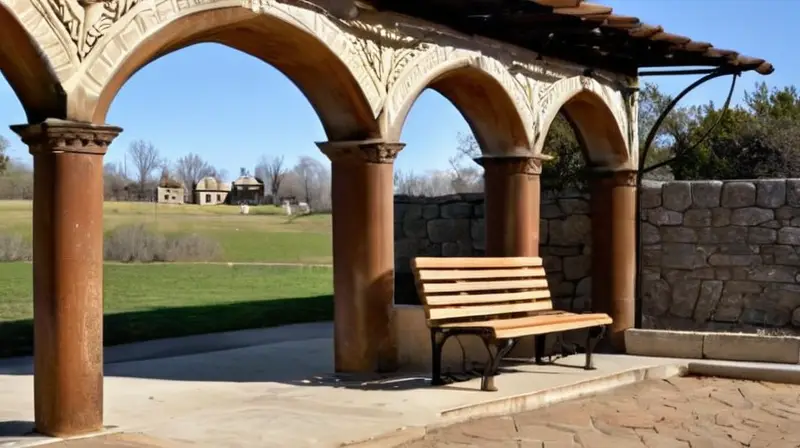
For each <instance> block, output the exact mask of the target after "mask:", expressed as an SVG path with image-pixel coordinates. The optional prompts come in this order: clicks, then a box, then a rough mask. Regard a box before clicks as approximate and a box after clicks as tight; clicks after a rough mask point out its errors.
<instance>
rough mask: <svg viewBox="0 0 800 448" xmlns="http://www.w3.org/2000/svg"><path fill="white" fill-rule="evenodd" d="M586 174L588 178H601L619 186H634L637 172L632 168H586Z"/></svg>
mask: <svg viewBox="0 0 800 448" xmlns="http://www.w3.org/2000/svg"><path fill="white" fill-rule="evenodd" d="M587 174H588V176H589V178H590V179H602V180H606V181H608V182H610V183H612V184H613V185H615V186H619V187H635V186H636V179H637V177H638V175H639V172H638V171H637V170H634V169H621V170H607V169H597V168H595V169H591V168H590V169H588V170H587Z"/></svg>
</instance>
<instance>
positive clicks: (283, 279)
mask: <svg viewBox="0 0 800 448" xmlns="http://www.w3.org/2000/svg"><path fill="white" fill-rule="evenodd" d="M104 276H105V278H104V284H105V287H104V298H105V319H104V332H105V335H104V336H105V344H106V345H115V344H124V343H128V342H136V341H144V340H150V339H159V338H167V337H178V336H187V335H192V334H203V333H214V332H220V331H232V330H241V329H248V328H261V327H270V326H278V325H286V324H291V323H300V322H315V321H324V320H330V319H332V318H333V301H332V296H331V294H332V291H333V271H332V270H331V269H330V268H322V267H321V268H314V267H274V266H242V265H236V266H227V265H174V264H130V265H120V264H107V265H106V266H105V269H104ZM0 279H2V282H0V357H3V356H15V355H26V354H30V353H31V350H32V336H33V326H32V318H33V298H32V267H31V265H30V264H27V263H0Z"/></svg>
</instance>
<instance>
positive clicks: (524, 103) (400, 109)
mask: <svg viewBox="0 0 800 448" xmlns="http://www.w3.org/2000/svg"><path fill="white" fill-rule="evenodd" d="M465 65H468V66H472V67H476V68H479V69H481V70H483V71H484V72H486V73H487V74H489V75H490V76H492V77H493V78H494V79H495V80H497V82H498V83H499V84H500V85H501V86H503V88H504V89H505V90H506V92H507V93H508V95H509V97H510V98H511V100H512V102H513V103H514V106H515V108H516V109H517V112H518V113H519V115H520V117H521V118H522V122H523V125H524V126H525V129H526V130H529V129H531V127H532V125H533V110H532V106H531V101H530V96H529V92H527V91H526V90H525V86H524V85H522V84H521V83H520V82H519V80H517V79H515V76H514V75H512V74H511V73H510V72H509V71H508V69H507V68H506V66H505V65H504V64H503V63H502V62H500V61H498V60H497V59H494V58H491V57H488V56H485V55H482V54H481V53H479V52H476V51H471V50H465V49H459V48H453V47H445V46H438V45H431V46H429V48H428V50H427V51H425V52H424V53H422V54H421V55H420V56H419V57H417V58H416V59H415V60H414V63H413V64H409V65H408V66H407V67H405V69H404V70H403V71H402V72H401V73H399V74H398V76H397V80H396V82H395V83H394V84H393V85H392V86H391V89H390V90H389V92H388V97H387V99H386V106H385V112H386V117H387V121H388V123H389V124H390V127H396V126H399V123H398V120H402V119H403V118H404V117H402V116H401V115H402V114H404V111H405V110H406V107H407V106H408V105H409V104H410V102H413V101H414V99H416V97H417V95H419V93H420V92H421V91H422V90H424V89H425V88H426V87H427V86H428V84H429V83H430V81H431V80H432V79H434V78H435V77H436V76H438V75H441V74H442V73H445V72H447V71H448V70H450V69H454V68H457V67H459V66H465Z"/></svg>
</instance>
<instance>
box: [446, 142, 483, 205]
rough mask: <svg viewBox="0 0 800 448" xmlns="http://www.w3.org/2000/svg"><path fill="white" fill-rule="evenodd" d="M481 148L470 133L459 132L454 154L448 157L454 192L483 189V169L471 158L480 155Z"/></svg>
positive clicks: (471, 191) (472, 191)
mask: <svg viewBox="0 0 800 448" xmlns="http://www.w3.org/2000/svg"><path fill="white" fill-rule="evenodd" d="M480 155H481V148H480V145H478V141H477V140H475V137H474V136H473V135H472V134H465V133H459V134H458V146H456V155H455V156H453V157H451V158H450V159H449V162H450V169H451V170H452V174H453V179H452V183H453V190H455V192H456V193H475V192H481V191H483V169H482V168H481V167H480V166H479V165H478V164H476V163H475V162H474V161H473V159H475V158H477V157H480Z"/></svg>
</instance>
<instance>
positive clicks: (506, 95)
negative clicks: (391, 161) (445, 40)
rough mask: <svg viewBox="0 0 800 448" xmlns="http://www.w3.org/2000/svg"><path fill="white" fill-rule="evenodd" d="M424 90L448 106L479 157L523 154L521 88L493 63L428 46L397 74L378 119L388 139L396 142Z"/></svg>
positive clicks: (526, 134) (525, 101) (527, 138)
mask: <svg viewBox="0 0 800 448" xmlns="http://www.w3.org/2000/svg"><path fill="white" fill-rule="evenodd" d="M426 88H431V89H433V90H436V91H437V92H439V93H441V94H442V95H443V96H444V97H446V98H447V99H449V100H450V101H451V102H452V103H453V105H454V106H455V107H456V108H457V109H458V110H459V111H460V112H461V114H462V115H463V116H464V118H465V119H466V120H467V123H469V125H470V128H471V129H472V131H473V134H474V135H475V138H476V140H477V141H478V143H479V145H480V147H481V149H482V150H483V152H484V153H494V154H502V153H509V152H519V151H528V150H529V148H530V142H531V140H532V136H533V134H532V126H533V122H534V119H533V115H532V110H531V105H530V101H529V98H528V97H527V96H526V95H525V92H524V91H523V90H522V87H521V86H520V85H519V84H518V83H517V82H516V81H515V79H514V77H513V76H511V74H510V73H509V71H508V70H507V68H506V67H505V66H504V65H503V64H502V63H501V62H499V61H497V60H496V59H493V58H490V57H488V56H485V55H482V54H480V53H478V52H474V51H469V50H459V49H454V48H451V47H438V46H431V47H430V48H429V49H428V50H427V51H426V52H424V53H422V54H421V55H419V57H418V58H417V59H416V60H415V61H414V64H410V65H409V66H407V67H406V68H405V70H403V71H402V72H400V73H399V74H398V76H397V80H396V82H395V83H394V85H393V87H392V89H391V90H390V91H389V92H388V95H387V98H386V106H385V108H384V116H383V117H382V118H383V120H384V122H385V125H386V127H387V130H386V132H385V133H386V135H387V136H388V137H389V138H390V139H393V138H394V139H396V138H399V135H400V133H401V132H402V128H403V125H404V123H405V120H406V117H407V116H408V112H409V111H410V109H411V107H412V106H413V104H414V102H415V101H416V99H417V98H418V97H419V95H420V94H421V93H422V91H423V90H425V89H426Z"/></svg>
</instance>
